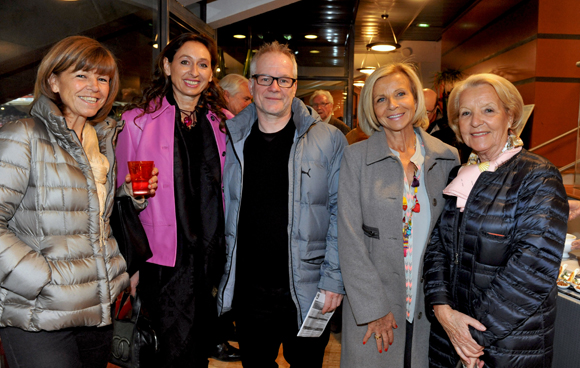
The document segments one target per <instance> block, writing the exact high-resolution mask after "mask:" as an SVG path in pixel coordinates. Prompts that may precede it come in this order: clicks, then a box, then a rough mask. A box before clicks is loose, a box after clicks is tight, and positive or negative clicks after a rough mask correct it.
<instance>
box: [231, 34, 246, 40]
mask: <svg viewBox="0 0 580 368" xmlns="http://www.w3.org/2000/svg"><path fill="white" fill-rule="evenodd" d="M234 38H239V39H243V38H246V35H242V34H237V35H234Z"/></svg>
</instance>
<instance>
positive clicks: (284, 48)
mask: <svg viewBox="0 0 580 368" xmlns="http://www.w3.org/2000/svg"><path fill="white" fill-rule="evenodd" d="M270 52H278V53H280V54H283V55H286V56H288V58H290V60H291V61H292V66H293V68H292V69H293V70H292V72H293V73H294V75H293V77H294V78H298V63H296V57H295V56H294V53H293V52H292V50H290V48H289V47H288V45H287V44H281V43H278V41H274V42H272V43H265V44H264V45H262V47H260V49H259V50H258V52H256V54H255V55H254V57H253V58H252V61H251V62H250V75H254V74H256V67H257V64H258V59H260V58H261V57H262V56H264V55H265V54H268V53H270Z"/></svg>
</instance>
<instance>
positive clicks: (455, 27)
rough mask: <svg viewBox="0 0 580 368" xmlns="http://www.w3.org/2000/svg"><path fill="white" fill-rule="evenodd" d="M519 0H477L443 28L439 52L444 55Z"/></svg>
mask: <svg viewBox="0 0 580 368" xmlns="http://www.w3.org/2000/svg"><path fill="white" fill-rule="evenodd" d="M520 1H522V0H482V1H479V2H478V3H477V4H475V5H474V6H473V7H472V8H471V9H469V10H468V11H467V12H466V13H465V14H464V15H463V16H462V17H460V18H459V19H458V20H457V21H456V22H455V23H453V24H452V25H451V26H449V28H448V29H447V30H445V33H444V34H443V36H442V38H441V53H442V54H443V55H445V53H447V52H448V51H449V50H451V49H452V48H454V47H457V46H458V45H459V44H461V43H462V42H463V41H465V40H466V39H468V38H469V37H471V36H472V35H474V34H475V33H477V32H479V30H480V29H482V28H483V27H485V26H486V25H488V24H489V23H491V22H492V21H493V20H494V19H495V18H497V16H498V14H503V13H504V12H506V11H507V10H508V9H510V8H511V7H513V6H514V5H516V4H517V3H519V2H520Z"/></svg>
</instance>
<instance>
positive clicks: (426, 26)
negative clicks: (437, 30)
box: [417, 23, 431, 28]
mask: <svg viewBox="0 0 580 368" xmlns="http://www.w3.org/2000/svg"><path fill="white" fill-rule="evenodd" d="M417 27H421V28H429V27H431V25H430V24H428V23H417Z"/></svg>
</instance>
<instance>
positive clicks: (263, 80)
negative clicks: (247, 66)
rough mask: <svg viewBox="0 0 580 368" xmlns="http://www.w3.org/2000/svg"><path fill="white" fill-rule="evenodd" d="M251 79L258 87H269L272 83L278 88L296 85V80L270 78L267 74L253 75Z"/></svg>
mask: <svg viewBox="0 0 580 368" xmlns="http://www.w3.org/2000/svg"><path fill="white" fill-rule="evenodd" d="M252 78H254V79H255V80H256V83H258V84H259V85H260V86H271V85H272V83H274V81H276V82H277V83H278V86H280V87H281V88H290V87H292V86H293V85H294V83H296V80H297V79H294V78H289V77H278V78H276V77H272V76H271V75H267V74H254V75H252Z"/></svg>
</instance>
